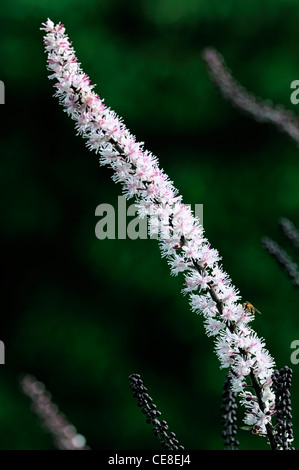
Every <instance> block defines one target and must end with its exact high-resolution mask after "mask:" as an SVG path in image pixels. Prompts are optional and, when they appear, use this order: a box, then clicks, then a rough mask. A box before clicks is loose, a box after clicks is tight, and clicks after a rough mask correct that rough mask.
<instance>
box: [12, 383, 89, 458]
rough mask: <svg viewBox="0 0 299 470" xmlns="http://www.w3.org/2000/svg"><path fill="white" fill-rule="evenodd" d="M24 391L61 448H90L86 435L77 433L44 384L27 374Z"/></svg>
mask: <svg viewBox="0 0 299 470" xmlns="http://www.w3.org/2000/svg"><path fill="white" fill-rule="evenodd" d="M20 384H21V388H22V391H23V392H24V393H25V395H27V396H28V397H29V398H30V399H31V402H32V411H33V412H34V413H36V415H37V416H38V417H39V418H40V422H41V427H42V428H43V429H44V430H45V431H46V432H49V433H50V434H51V435H52V437H53V440H54V444H55V446H56V447H57V448H58V449H59V450H89V447H88V446H86V443H85V442H86V440H85V437H84V436H82V434H79V433H77V430H76V428H75V426H73V425H72V424H71V423H70V422H69V421H68V420H67V418H66V417H65V416H64V414H63V413H61V411H60V410H59V409H58V407H57V405H56V404H54V403H53V402H52V397H51V394H50V393H49V391H48V390H46V388H45V386H44V384H43V383H42V382H39V381H38V380H37V379H36V378H35V377H33V376H32V375H25V376H24V377H23V378H22V379H21V381H20Z"/></svg>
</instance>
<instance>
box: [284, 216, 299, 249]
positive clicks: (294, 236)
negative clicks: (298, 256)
mask: <svg viewBox="0 0 299 470" xmlns="http://www.w3.org/2000/svg"><path fill="white" fill-rule="evenodd" d="M279 226H280V227H281V229H282V231H283V233H284V235H285V236H286V237H287V238H288V239H289V240H290V242H291V243H292V245H293V246H294V247H295V248H299V230H298V229H297V228H296V227H295V225H294V224H293V222H291V221H290V220H288V219H285V218H283V219H280V221H279Z"/></svg>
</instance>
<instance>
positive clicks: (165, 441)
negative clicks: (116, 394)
mask: <svg viewBox="0 0 299 470" xmlns="http://www.w3.org/2000/svg"><path fill="white" fill-rule="evenodd" d="M129 380H130V387H131V389H132V390H133V397H134V398H137V400H138V402H137V404H138V406H139V407H140V408H141V411H142V413H143V414H145V416H146V422H147V423H148V424H152V425H153V432H154V434H155V436H158V437H159V438H160V441H161V445H162V447H163V448H164V449H166V450H184V447H183V446H181V445H180V443H179V441H178V440H177V438H176V435H175V433H174V432H170V433H168V424H167V422H166V421H165V420H161V421H160V420H159V419H158V418H160V416H161V411H159V410H157V406H156V405H155V404H154V403H153V399H152V398H151V397H150V396H149V394H148V393H147V388H146V387H145V386H144V385H143V381H142V379H141V377H140V375H139V374H132V375H130V377H129Z"/></svg>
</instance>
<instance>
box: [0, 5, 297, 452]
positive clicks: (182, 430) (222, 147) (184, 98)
mask: <svg viewBox="0 0 299 470" xmlns="http://www.w3.org/2000/svg"><path fill="white" fill-rule="evenodd" d="M48 17H49V18H51V19H52V20H53V21H54V22H59V21H61V22H62V23H64V24H65V25H66V27H67V32H68V34H69V36H70V39H71V40H72V41H73V45H74V47H75V49H76V52H77V55H78V57H79V61H80V62H81V63H82V66H83V69H84V70H85V72H86V73H87V74H88V75H89V76H90V78H91V80H92V83H96V84H97V87H96V91H97V93H98V94H100V96H102V97H104V98H105V102H106V104H107V105H108V106H111V108H112V109H114V110H115V111H116V112H117V114H118V115H119V116H122V117H123V119H124V121H125V123H126V125H127V127H128V128H129V129H130V130H131V132H132V133H133V134H135V135H136V136H137V139H138V140H141V141H144V142H145V148H146V149H148V150H151V151H152V152H153V153H154V154H155V155H157V156H158V157H159V160H160V164H161V167H163V168H164V170H165V171H166V173H167V174H168V175H169V176H170V178H171V179H172V180H173V181H174V183H175V186H176V187H177V188H178V189H179V191H180V193H181V194H183V196H184V201H185V202H186V203H189V204H192V205H194V204H203V205H204V228H205V231H206V236H207V237H208V239H209V240H210V242H211V244H212V246H213V247H215V248H217V249H218V250H219V252H220V254H221V255H222V257H223V265H224V269H225V270H226V271H227V272H228V273H229V274H230V276H231V278H232V280H233V283H234V284H235V285H236V286H237V287H238V288H239V289H240V292H241V294H242V297H243V299H244V300H249V301H251V302H252V303H253V304H254V305H255V306H256V307H257V308H258V309H259V310H261V311H262V312H263V315H261V316H258V318H256V320H255V322H254V323H253V324H252V326H253V328H254V329H255V330H256V331H257V333H258V334H259V335H260V336H262V337H264V339H265V341H266V344H267V348H268V349H269V350H270V352H271V354H272V355H273V356H274V358H275V360H276V362H277V366H278V367H279V368H280V367H282V366H284V365H286V364H287V365H289V366H291V367H293V371H294V382H293V389H292V396H293V402H292V404H293V417H294V418H293V422H294V435H295V447H296V439H297V437H298V436H299V403H298V398H297V397H298V396H299V365H298V366H296V365H294V366H293V365H292V364H291V362H290V354H291V352H292V351H291V349H290V344H291V342H292V341H293V340H296V339H299V307H298V291H295V290H294V288H293V287H292V285H291V283H290V281H288V280H287V278H286V276H285V274H284V273H283V272H282V271H281V270H280V269H279V268H278V267H277V265H276V264H275V262H274V261H273V260H272V259H271V258H270V256H269V255H268V254H267V253H266V252H265V251H264V250H263V248H262V246H261V243H260V240H261V237H262V236H264V235H267V236H270V237H272V238H274V239H275V240H276V241H278V242H279V243H281V245H282V246H283V247H284V248H286V249H287V250H288V252H289V253H290V254H291V255H292V256H294V260H296V259H297V260H298V259H299V254H298V253H297V254H296V253H295V252H294V251H293V250H292V249H291V248H290V246H289V244H288V243H287V242H285V240H284V238H283V236H282V235H281V234H280V232H279V229H278V225H277V222H278V219H279V218H280V217H287V218H289V219H291V220H292V221H293V222H294V223H295V224H297V226H299V214H298V209H299V188H298V181H299V149H298V148H296V145H295V144H294V143H293V142H292V141H290V140H289V139H288V137H286V136H285V135H283V134H281V133H279V132H278V131H277V130H276V129H275V128H273V127H271V126H270V125H269V126H268V125H263V124H259V123H257V122H255V121H254V120H252V119H251V118H249V117H247V116H245V115H244V114H242V113H240V112H239V111H238V110H236V109H233V108H232V107H231V106H230V105H229V104H228V103H227V102H225V101H224V100H223V99H222V97H221V96H220V95H219V93H218V92H217V90H216V89H215V87H214V86H213V85H212V84H211V82H210V80H209V77H208V73H207V70H206V68H205V65H204V63H203V61H202V59H201V51H202V49H203V48H204V47H206V46H213V47H215V48H216V49H218V50H219V51H220V52H221V53H222V54H223V55H224V57H225V59H226V61H227V63H228V66H229V67H230V68H231V69H232V71H233V72H234V75H235V77H236V78H237V79H238V80H239V81H240V82H241V83H242V84H243V85H244V86H246V87H247V88H248V89H249V90H251V91H252V92H254V93H256V95H257V96H261V97H263V98H265V99H270V100H272V101H273V102H275V103H278V104H282V105H284V106H285V107H289V108H292V109H293V111H294V112H296V106H294V105H292V104H291V103H290V93H291V90H290V83H291V82H292V81H293V80H296V79H299V55H298V48H299V29H298V22H299V6H298V2H296V1H294V0H293V1H291V0H271V1H270V0H268V1H266V0H264V1H261V0H252V1H251V2H244V1H242V0H238V1H237V0H235V1H233V0H205V1H203V0H143V1H141V0H129V1H121V0H85V1H79V0H51V1H50V0H14V1H13V2H12V1H8V0H2V2H1V11H0V20H1V28H0V31H1V32H0V57H1V61H0V63H1V65H0V67H1V68H0V79H1V80H2V81H3V82H4V83H5V87H6V88H5V94H6V104H5V105H4V106H2V107H1V116H2V133H1V160H0V165H1V167H0V178H1V188H2V197H1V219H0V221H1V237H2V240H1V248H2V250H1V253H2V263H1V264H2V273H3V275H2V305H3V307H2V316H1V324H0V338H1V340H3V341H4V343H5V347H6V364H5V365H2V366H1V367H0V436H1V437H0V448H1V449H52V448H54V447H53V443H52V440H51V437H50V436H49V435H48V434H46V433H44V432H43V431H42V430H41V428H40V427H39V422H38V419H37V418H36V416H35V415H33V414H32V413H31V411H30V403H29V400H28V398H27V397H25V396H24V395H23V394H22V393H21V391H20V388H19V384H18V378H19V374H22V373H24V372H25V373H31V374H34V375H36V376H37V377H38V378H39V380H41V381H42V382H44V383H45V385H46V387H47V388H48V389H49V390H50V391H51V392H52V394H53V399H54V401H55V402H56V403H57V405H58V406H59V408H60V409H61V410H62V411H63V412H64V413H65V414H66V416H67V417H68V418H69V420H70V421H71V422H72V423H73V424H74V425H75V426H76V427H77V429H78V431H79V432H80V433H82V434H84V435H85V436H86V439H87V443H88V444H89V445H90V447H91V448H93V449H98V450H101V449H116V450H121V449H159V448H160V447H159V442H158V441H157V440H156V438H155V437H154V435H153V433H152V431H151V428H150V427H149V426H148V425H147V424H146V423H145V419H144V416H143V415H142V414H141V413H140V410H139V409H138V408H137V406H136V402H135V400H134V399H133V398H132V394H131V391H130V389H129V387H128V376H129V374H131V373H133V372H137V373H140V374H141V375H142V378H143V380H144V382H145V385H146V386H147V387H148V389H149V393H150V395H151V396H152V397H153V399H154V401H155V403H156V404H157V406H158V408H159V409H160V410H161V411H162V415H163V417H164V419H166V420H167V421H168V423H169V426H170V428H171V430H173V431H174V432H176V433H177V436H178V438H179V440H180V442H181V443H182V444H183V445H184V446H185V448H186V449H222V448H223V444H222V439H221V423H220V404H221V393H222V385H223V382H224V378H225V371H223V370H220V369H219V363H218V360H217V358H216V357H215V354H214V352H213V342H212V340H211V339H210V338H207V337H206V336H205V333H204V329H203V325H202V318H201V317H198V316H196V315H195V314H193V313H192V312H191V311H190V309H189V305H188V299H187V297H184V296H183V295H182V294H181V288H182V277H178V278H173V277H171V276H170V274H169V269H168V266H167V264H166V261H165V260H164V259H163V260H162V259H161V257H160V253H159V248H158V244H157V243H156V242H155V241H154V240H135V241H133V240H102V241H100V240H98V239H97V238H96V236H95V225H96V223H97V221H98V218H97V217H95V209H96V207H97V206H98V205H99V204H101V203H109V204H113V205H115V206H116V205H117V200H118V199H117V198H118V195H120V192H121V188H120V186H118V185H116V184H114V183H113V182H112V181H111V179H110V176H111V172H110V171H109V170H108V169H107V168H103V167H99V164H98V158H97V156H96V155H94V154H92V153H90V152H89V151H88V150H87V149H86V147H85V143H84V142H83V140H82V139H81V138H79V137H77V136H76V134H75V131H74V129H73V123H72V122H71V121H70V120H69V119H68V117H67V116H66V114H65V113H64V112H63V110H62V108H61V107H60V106H59V105H58V102H57V99H55V98H53V97H52V95H53V88H52V82H50V81H49V80H48V78H47V71H46V67H45V64H46V56H45V54H44V52H43V44H42V37H43V32H42V31H40V30H39V28H40V25H41V22H43V21H45V20H46V19H47V18H48ZM296 256H297V258H296ZM243 411H244V410H243V409H242V410H241V413H240V420H241V419H242V416H243ZM239 440H240V449H267V448H268V446H267V444H266V440H265V439H263V438H261V437H256V436H253V435H251V434H250V433H248V432H245V431H240V432H239Z"/></svg>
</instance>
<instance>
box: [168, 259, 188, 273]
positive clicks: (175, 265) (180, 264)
mask: <svg viewBox="0 0 299 470" xmlns="http://www.w3.org/2000/svg"><path fill="white" fill-rule="evenodd" d="M169 264H170V266H171V273H172V274H173V275H174V276H176V275H177V274H178V273H180V272H183V271H186V269H188V266H187V264H186V263H185V259H184V258H182V257H181V256H179V255H175V256H174V257H173V258H172V259H170V260H169Z"/></svg>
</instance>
